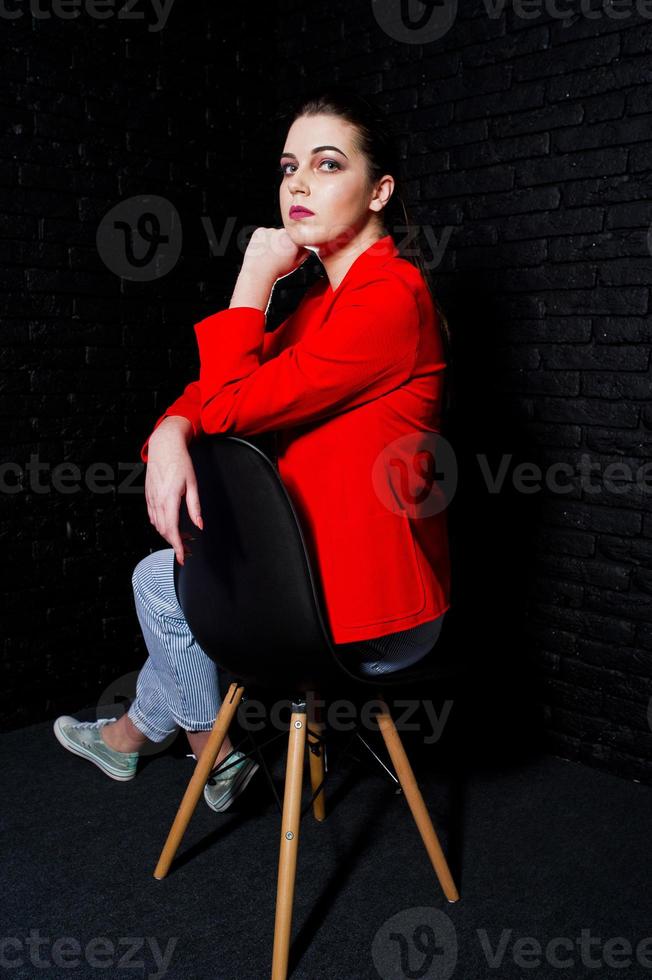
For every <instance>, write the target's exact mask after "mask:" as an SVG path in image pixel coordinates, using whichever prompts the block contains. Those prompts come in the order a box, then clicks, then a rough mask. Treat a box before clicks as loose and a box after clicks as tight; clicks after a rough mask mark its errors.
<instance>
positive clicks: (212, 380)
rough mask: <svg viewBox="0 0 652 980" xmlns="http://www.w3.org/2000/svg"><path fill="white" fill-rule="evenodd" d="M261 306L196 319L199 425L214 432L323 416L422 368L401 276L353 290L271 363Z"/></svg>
mask: <svg viewBox="0 0 652 980" xmlns="http://www.w3.org/2000/svg"><path fill="white" fill-rule="evenodd" d="M264 328H265V316H264V313H263V312H262V311H261V310H260V309H255V308H249V307H241V308H239V309H229V310H224V311H222V312H220V313H215V314H213V316H210V317H207V318H206V319H205V320H202V321H201V322H200V323H198V324H196V325H195V334H196V336H197V343H198V346H199V355H200V373H199V402H200V421H201V425H202V428H203V430H204V431H205V432H207V433H217V432H222V433H236V434H241V435H255V434H257V433H262V432H267V431H268V430H270V429H281V428H284V427H288V426H295V425H300V424H304V423H309V422H315V421H319V420H321V419H324V418H327V417H328V416H329V415H334V414H339V413H340V412H343V411H345V410H347V409H350V408H353V407H355V406H356V405H360V404H363V403H364V402H367V401H370V400H371V399H373V398H377V397H379V396H380V395H383V394H386V393H387V392H389V391H392V390H393V389H394V388H397V387H398V386H399V385H401V384H403V383H405V382H406V381H407V380H408V379H409V377H410V375H411V373H412V370H413V368H414V364H415V361H416V357H417V352H418V348H419V339H420V330H421V320H420V313H419V307H418V304H417V300H416V297H415V296H414V294H413V292H412V290H411V289H410V287H409V286H408V285H407V284H406V283H405V282H403V280H402V279H401V278H400V277H399V276H397V275H395V274H393V273H386V274H384V273H381V274H380V275H379V276H378V278H377V279H376V280H374V281H373V282H369V283H364V284H361V285H359V286H356V287H354V288H352V289H350V290H349V291H348V292H347V293H346V295H345V296H342V297H341V298H340V300H339V301H336V303H335V305H334V307H333V310H332V312H331V314H330V316H329V317H328V318H327V320H326V321H325V322H324V324H323V325H322V326H321V327H320V328H319V329H316V330H311V331H309V332H308V334H307V336H306V337H305V338H303V339H301V340H300V341H299V342H297V343H295V344H291V345H290V346H288V347H286V348H285V349H283V350H282V351H281V352H280V353H279V354H278V355H277V356H276V357H272V358H270V359H269V360H267V361H265V362H264V363H263V358H262V352H263V337H264Z"/></svg>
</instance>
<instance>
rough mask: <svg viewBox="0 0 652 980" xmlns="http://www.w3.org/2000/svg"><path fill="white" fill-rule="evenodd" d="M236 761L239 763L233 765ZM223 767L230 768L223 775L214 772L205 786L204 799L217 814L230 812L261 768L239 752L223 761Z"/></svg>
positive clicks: (221, 764)
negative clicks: (240, 794)
mask: <svg viewBox="0 0 652 980" xmlns="http://www.w3.org/2000/svg"><path fill="white" fill-rule="evenodd" d="M234 759H238V760H239V761H238V762H236V763H234V764H233V765H231V763H232V762H233V760H234ZM223 765H226V766H229V767H230V768H229V769H227V770H226V772H224V773H223V774H220V773H219V772H217V773H216V771H215V770H213V773H212V775H211V776H209V778H208V782H207V783H206V785H205V786H204V799H205V800H206V802H207V803H208V805H209V807H210V808H211V810H215V812H216V813H223V812H224V810H228V808H229V807H230V806H231V804H232V803H233V801H234V799H235V798H236V796H238V794H239V793H241V792H242V791H243V789H244V788H245V786H246V785H247V783H248V782H249V780H250V779H251V777H252V776H253V775H254V773H255V772H256V770H257V769H259V768H260V767H259V765H258V763H257V762H254V760H253V759H251V758H245V756H244V753H243V752H237V751H236V752H233V753H232V755H229V756H227V757H226V759H223V760H222V762H221V763H220V766H223ZM218 768H219V767H218Z"/></svg>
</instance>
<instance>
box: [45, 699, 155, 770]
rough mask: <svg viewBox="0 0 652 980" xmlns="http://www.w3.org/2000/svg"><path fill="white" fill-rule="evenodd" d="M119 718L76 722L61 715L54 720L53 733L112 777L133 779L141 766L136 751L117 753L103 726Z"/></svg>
mask: <svg viewBox="0 0 652 980" xmlns="http://www.w3.org/2000/svg"><path fill="white" fill-rule="evenodd" d="M111 721H117V718H99V719H98V720H97V721H77V719H76V718H71V716H70V715H61V717H60V718H57V720H56V721H55V723H54V726H53V727H54V734H55V735H56V737H57V739H58V740H59V742H61V744H62V745H63V747H64V749H68V751H69V752H74V753H75V755H80V756H81V757H82V758H83V759H88V760H89V762H92V763H94V764H95V765H96V766H98V767H99V768H100V769H101V770H102V772H105V773H106V775H107V776H110V777H111V779H119V780H121V781H123V782H124V781H125V780H127V779H133V778H134V776H135V775H136V768H137V766H138V753H137V752H118V751H117V750H116V749H112V748H110V747H109V746H108V745H107V744H106V742H105V741H104V739H103V738H102V735H101V734H100V729H101V728H103V727H104V725H108V723H109V722H111Z"/></svg>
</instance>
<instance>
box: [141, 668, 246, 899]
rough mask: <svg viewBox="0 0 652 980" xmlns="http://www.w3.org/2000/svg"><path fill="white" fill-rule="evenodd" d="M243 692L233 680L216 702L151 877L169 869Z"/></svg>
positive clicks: (162, 874)
mask: <svg viewBox="0 0 652 980" xmlns="http://www.w3.org/2000/svg"><path fill="white" fill-rule="evenodd" d="M243 694H244V687H243V685H242V684H238V683H237V682H236V681H233V683H232V684H231V685H230V686H229V690H228V692H227V694H226V696H225V698H224V700H223V701H222V704H221V705H220V710H219V712H218V714H217V718H216V719H215V722H214V724H213V728H212V730H211V733H210V735H209V737H208V741H207V742H206V745H205V746H204V749H203V751H202V753H201V755H200V757H199V759H198V760H197V764H196V765H195V771H194V772H193V774H192V778H191V780H190V782H189V783H188V788H187V789H186V792H185V794H184V796H183V799H182V800H181V804H180V806H179V809H178V811H177V815H176V817H175V818H174V823H173V824H172V827H171V829H170V833H169V834H168V837H167V840H166V842H165V845H164V847H163V850H162V851H161V856H160V857H159V859H158V864H157V865H156V869H155V871H154V877H155V878H158V879H159V880H160V879H161V878H165V876H166V874H167V873H168V871H169V870H170V865H171V864H172V861H173V860H174V855H175V854H176V853H177V850H178V848H179V844H180V843H181V838H182V837H183V835H184V833H185V832H186V827H187V826H188V824H189V823H190V818H191V817H192V815H193V813H194V812H195V810H196V809H197V804H198V802H199V798H200V796H201V795H202V793H203V792H204V786H205V785H206V781H207V779H208V777H209V775H210V772H211V770H212V769H213V766H214V765H215V760H216V759H217V756H218V754H219V751H220V749H221V748H222V742H223V741H224V739H225V737H226V733H227V732H228V730H229V725H230V724H231V721H232V719H233V716H234V715H235V713H236V711H237V710H238V705H239V704H240V701H241V700H242V695H243Z"/></svg>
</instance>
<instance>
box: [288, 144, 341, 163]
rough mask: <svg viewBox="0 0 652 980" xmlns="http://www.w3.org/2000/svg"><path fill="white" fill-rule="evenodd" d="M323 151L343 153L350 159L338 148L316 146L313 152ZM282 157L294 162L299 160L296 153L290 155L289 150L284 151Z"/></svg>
mask: <svg viewBox="0 0 652 980" xmlns="http://www.w3.org/2000/svg"><path fill="white" fill-rule="evenodd" d="M322 150H335V152H336V153H341V154H342V156H343V157H344V158H345V159H346V160H348V159H349V158H348V157H347V155H346V153H344V152H343V151H342V150H338V148H337V147H336V146H316V147H315V148H314V150H313V151H312V153H320V152H321V151H322ZM281 156H282V157H292V158H293V159H294V160H297V159H298V157H297V155H296V153H290V152H289V150H283V152H282V153H281Z"/></svg>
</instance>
